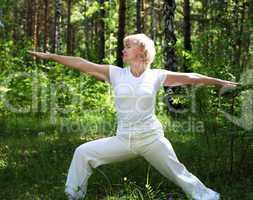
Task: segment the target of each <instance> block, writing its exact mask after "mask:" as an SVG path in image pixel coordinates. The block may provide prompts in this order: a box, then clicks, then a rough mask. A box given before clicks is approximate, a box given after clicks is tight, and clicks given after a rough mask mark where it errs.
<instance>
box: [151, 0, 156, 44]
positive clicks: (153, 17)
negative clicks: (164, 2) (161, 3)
mask: <svg viewBox="0 0 253 200" xmlns="http://www.w3.org/2000/svg"><path fill="white" fill-rule="evenodd" d="M150 32H151V38H152V40H153V41H154V42H155V40H156V14H155V0H152V1H151V30H150Z"/></svg>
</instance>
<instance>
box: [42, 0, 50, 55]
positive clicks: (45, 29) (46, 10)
mask: <svg viewBox="0 0 253 200" xmlns="http://www.w3.org/2000/svg"><path fill="white" fill-rule="evenodd" d="M48 4H49V2H48V0H44V48H43V50H44V52H46V51H47V50H48V6H49V5H48Z"/></svg>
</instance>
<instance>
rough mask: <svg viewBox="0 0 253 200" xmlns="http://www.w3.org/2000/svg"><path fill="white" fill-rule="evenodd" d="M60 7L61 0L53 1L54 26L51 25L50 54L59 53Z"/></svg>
mask: <svg viewBox="0 0 253 200" xmlns="http://www.w3.org/2000/svg"><path fill="white" fill-rule="evenodd" d="M61 6H62V2H61V0H55V1H54V7H55V12H54V24H53V38H52V50H51V51H52V52H53V53H55V52H59V50H60V27H61V18H62V17H61V16H62V12H61Z"/></svg>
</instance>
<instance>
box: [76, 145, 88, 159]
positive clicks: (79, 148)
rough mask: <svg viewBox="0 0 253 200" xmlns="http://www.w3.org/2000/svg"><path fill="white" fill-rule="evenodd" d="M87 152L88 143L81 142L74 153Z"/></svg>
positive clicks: (85, 153)
mask: <svg viewBox="0 0 253 200" xmlns="http://www.w3.org/2000/svg"><path fill="white" fill-rule="evenodd" d="M88 153H89V145H87V143H84V144H81V145H79V146H78V147H77V148H76V149H75V153H74V154H75V155H83V156H85V155H88Z"/></svg>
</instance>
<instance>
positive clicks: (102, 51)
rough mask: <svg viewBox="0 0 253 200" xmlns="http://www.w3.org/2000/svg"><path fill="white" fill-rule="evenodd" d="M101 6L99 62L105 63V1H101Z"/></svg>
mask: <svg viewBox="0 0 253 200" xmlns="http://www.w3.org/2000/svg"><path fill="white" fill-rule="evenodd" d="M99 4H100V16H99V23H98V34H99V35H98V36H99V42H98V56H99V62H100V63H101V62H103V59H104V58H105V22H104V18H105V8H104V0H99Z"/></svg>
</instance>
